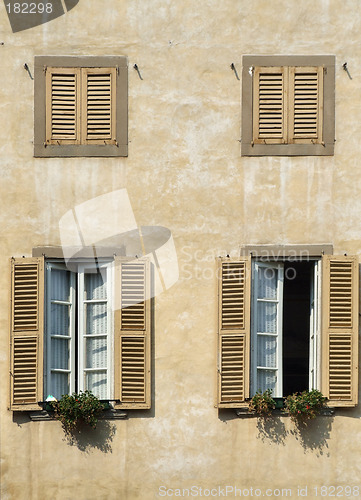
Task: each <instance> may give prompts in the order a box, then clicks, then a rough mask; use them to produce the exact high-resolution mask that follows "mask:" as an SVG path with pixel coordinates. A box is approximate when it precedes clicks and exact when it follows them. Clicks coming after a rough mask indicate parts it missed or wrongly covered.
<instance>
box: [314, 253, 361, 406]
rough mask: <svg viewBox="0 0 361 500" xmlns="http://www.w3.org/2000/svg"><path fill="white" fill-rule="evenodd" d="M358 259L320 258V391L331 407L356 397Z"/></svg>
mask: <svg viewBox="0 0 361 500" xmlns="http://www.w3.org/2000/svg"><path fill="white" fill-rule="evenodd" d="M358 272H359V271H358V258H357V257H337V256H329V255H327V256H326V255H325V256H323V257H322V392H323V394H324V395H325V396H326V397H327V398H328V399H329V404H330V405H331V406H356V405H357V398H358Z"/></svg>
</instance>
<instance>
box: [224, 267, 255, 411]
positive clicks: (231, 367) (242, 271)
mask: <svg viewBox="0 0 361 500" xmlns="http://www.w3.org/2000/svg"><path fill="white" fill-rule="evenodd" d="M250 278H251V261H250V258H248V257H244V258H240V259H239V260H230V259H220V260H219V268H218V283H219V289H218V301H219V309H218V310H219V319H218V367H217V376H218V398H217V404H218V407H219V408H237V407H240V406H244V405H245V400H246V398H248V397H249V369H250V366H249V357H250V298H251V280H250Z"/></svg>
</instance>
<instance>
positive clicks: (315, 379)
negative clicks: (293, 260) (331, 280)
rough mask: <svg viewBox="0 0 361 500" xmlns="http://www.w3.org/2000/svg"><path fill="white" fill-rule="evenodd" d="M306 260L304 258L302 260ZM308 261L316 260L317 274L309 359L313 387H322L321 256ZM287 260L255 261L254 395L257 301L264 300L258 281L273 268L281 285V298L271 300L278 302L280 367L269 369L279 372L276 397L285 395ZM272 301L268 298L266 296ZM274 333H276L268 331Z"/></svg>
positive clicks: (253, 386)
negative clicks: (284, 335) (284, 323)
mask: <svg viewBox="0 0 361 500" xmlns="http://www.w3.org/2000/svg"><path fill="white" fill-rule="evenodd" d="M302 260H303V259H300V262H302ZM307 261H308V262H309V261H312V262H314V269H313V276H312V279H311V290H310V297H311V301H310V338H309V344H310V358H309V389H310V390H311V389H318V390H320V387H321V359H320V357H321V279H322V276H321V268H322V266H321V259H319V258H308V259H307ZM286 262H287V261H286V260H284V261H282V262H281V261H279V262H271V261H267V262H264V261H258V260H254V261H252V302H251V304H252V308H251V380H250V389H251V396H253V395H254V394H255V393H256V391H258V390H259V387H257V370H258V369H259V367H258V366H257V345H258V343H257V338H258V335H259V332H257V324H258V322H257V320H258V318H257V302H258V300H260V299H259V298H258V297H257V280H258V272H259V269H260V268H269V269H277V270H278V284H277V299H276V300H273V299H272V300H269V301H270V302H277V333H276V334H273V335H274V336H277V355H276V368H266V369H267V370H270V371H273V370H274V371H276V376H277V382H276V386H275V391H274V392H272V396H273V397H284V394H283V387H282V385H283V354H282V343H283V324H282V323H283V322H282V317H283V283H284V265H285V263H286ZM263 300H264V301H268V300H267V299H263ZM267 335H271V336H272V334H268V333H267Z"/></svg>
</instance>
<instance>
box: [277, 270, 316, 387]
mask: <svg viewBox="0 0 361 500" xmlns="http://www.w3.org/2000/svg"><path fill="white" fill-rule="evenodd" d="M313 269H314V263H313V262H292V263H291V262H285V267H284V270H285V279H284V293H283V394H284V395H288V394H293V393H294V392H298V391H304V390H308V389H309V362H310V359H309V358H310V307H311V286H313Z"/></svg>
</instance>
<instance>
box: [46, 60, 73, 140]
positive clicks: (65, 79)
mask: <svg viewBox="0 0 361 500" xmlns="http://www.w3.org/2000/svg"><path fill="white" fill-rule="evenodd" d="M45 140H46V144H79V143H80V69H79V68H46V139H45Z"/></svg>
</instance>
